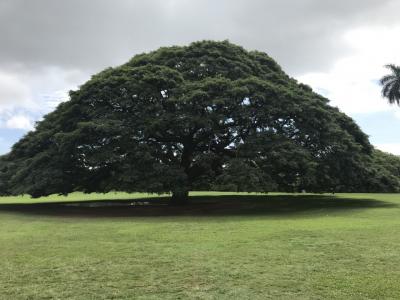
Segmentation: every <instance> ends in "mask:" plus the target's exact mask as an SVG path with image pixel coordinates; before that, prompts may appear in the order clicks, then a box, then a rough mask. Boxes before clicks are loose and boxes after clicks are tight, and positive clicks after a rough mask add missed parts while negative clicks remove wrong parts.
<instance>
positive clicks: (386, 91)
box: [380, 64, 400, 105]
mask: <svg viewBox="0 0 400 300" xmlns="http://www.w3.org/2000/svg"><path fill="white" fill-rule="evenodd" d="M386 68H388V69H389V70H390V71H391V73H390V74H388V75H386V76H383V77H382V78H381V80H380V83H381V85H382V95H383V96H384V97H385V98H387V99H388V100H389V103H390V104H398V105H400V67H399V66H396V65H393V64H390V65H386Z"/></svg>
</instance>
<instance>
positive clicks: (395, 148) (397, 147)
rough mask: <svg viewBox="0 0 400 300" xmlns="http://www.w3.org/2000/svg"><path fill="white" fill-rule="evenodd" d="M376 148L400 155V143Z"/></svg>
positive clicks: (376, 145) (380, 145)
mask: <svg viewBox="0 0 400 300" xmlns="http://www.w3.org/2000/svg"><path fill="white" fill-rule="evenodd" d="M375 147H376V148H378V149H379V150H382V151H385V152H389V153H392V154H395V155H400V143H385V144H375Z"/></svg>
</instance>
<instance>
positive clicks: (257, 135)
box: [0, 41, 372, 203]
mask: <svg viewBox="0 0 400 300" xmlns="http://www.w3.org/2000/svg"><path fill="white" fill-rule="evenodd" d="M371 151H372V147H371V145H370V144H369V142H368V138H367V136H366V135H365V134H364V133H362V132H361V130H360V129H359V127H358V126H357V125H356V124H355V123H354V122H353V121H352V119H351V118H349V117H347V116H346V115H344V114H343V113H341V112H340V111H339V110H338V109H336V108H334V107H331V106H329V105H328V100H327V99H325V98H324V97H322V96H320V95H318V94H316V93H314V92H313V91H312V90H311V88H309V87H308V86H306V85H303V84H299V83H297V82H296V80H294V79H292V78H290V77H289V76H287V75H286V74H285V73H284V72H283V71H282V69H281V68H280V67H279V65H278V64H277V63H276V62H275V61H274V60H273V59H271V58H270V57H269V56H268V55H267V54H265V53H261V52H257V51H246V50H244V49H243V48H241V47H239V46H236V45H233V44H231V43H229V42H226V41H224V42H213V41H203V42H196V43H193V44H191V45H189V46H186V47H169V48H160V49H159V50H157V51H154V52H151V53H148V54H141V55H136V56H135V57H133V58H132V59H131V60H130V61H129V62H127V63H126V64H124V65H122V66H119V67H115V68H108V69H106V70H104V71H102V72H100V73H99V74H97V75H95V76H93V77H92V79H91V80H89V81H88V82H86V83H85V84H83V85H82V86H81V87H80V88H79V89H78V90H76V91H71V92H70V100H69V101H67V102H64V103H62V104H60V105H59V106H58V107H57V109H56V110H55V111H54V112H52V113H50V114H48V115H47V116H46V117H45V118H44V120H43V121H40V122H39V123H38V124H37V126H36V130H34V131H32V132H30V133H28V134H27V135H26V136H25V137H24V138H22V139H21V140H20V141H19V142H18V143H16V144H15V145H14V146H13V148H12V151H11V152H10V153H9V154H8V155H6V156H4V157H3V158H2V159H1V160H0V169H1V174H0V191H1V192H2V193H3V194H21V193H27V194H30V195H32V196H34V197H38V196H42V195H48V194H52V193H63V194H66V193H69V192H72V191H84V192H107V191H111V190H122V191H142V192H155V193H162V192H172V195H173V197H172V199H173V200H174V202H177V203H181V202H185V201H186V200H187V195H188V191H189V190H191V189H199V190H206V189H217V190H235V191H271V190H282V191H299V190H302V189H306V190H310V191H323V190H331V189H336V190H348V191H352V190H357V189H358V190H360V189H361V188H362V185H363V184H364V183H363V178H365V176H366V174H367V169H366V168H364V167H363V166H364V162H365V161H366V160H368V157H369V155H370V153H371Z"/></svg>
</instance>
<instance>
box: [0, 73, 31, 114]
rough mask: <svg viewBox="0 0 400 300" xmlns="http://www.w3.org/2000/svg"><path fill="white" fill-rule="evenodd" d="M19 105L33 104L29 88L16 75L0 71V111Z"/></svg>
mask: <svg viewBox="0 0 400 300" xmlns="http://www.w3.org/2000/svg"><path fill="white" fill-rule="evenodd" d="M21 106H22V107H26V108H32V107H33V106H34V103H33V101H32V97H31V91H30V88H29V87H28V86H27V85H26V84H25V83H24V82H23V81H22V80H21V79H20V78H18V77H17V76H15V75H13V74H10V73H4V72H0V113H1V112H4V111H5V110H12V109H14V108H16V107H21Z"/></svg>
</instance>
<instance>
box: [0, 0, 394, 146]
mask: <svg viewBox="0 0 400 300" xmlns="http://www.w3.org/2000/svg"><path fill="white" fill-rule="evenodd" d="M399 11H400V1H399V0H379V1H378V0H347V1H344V0H324V1H322V0H140V1H139V0H67V1H65V0H64V1H62V0H35V1H32V0H0V154H2V153H6V152H8V151H9V149H10V147H11V145H12V144H13V143H14V142H15V141H17V140H18V139H19V138H20V137H21V136H23V135H24V134H25V133H26V132H27V131H28V130H31V129H32V128H33V124H34V122H35V121H37V120H39V119H40V118H41V117H42V116H43V115H44V114H45V113H48V112H49V111H51V110H53V109H54V107H55V106H56V105H57V104H58V103H59V102H60V101H66V100H67V99H68V98H67V91H68V90H71V89H76V88H77V87H78V86H79V85H80V84H82V83H84V82H85V81H86V80H88V79H89V78H90V76H91V75H92V74H94V73H96V72H98V71H100V70H102V69H104V68H105V67H108V66H115V65H118V64H121V63H124V62H126V61H127V60H128V59H129V58H130V57H132V56H133V55H135V54H137V53H141V52H146V51H150V50H155V49H157V48H158V47H160V46H169V45H185V44H188V43H190V42H192V41H196V40H203V39H213V40H225V39H229V40H230V41H231V42H233V43H236V44H239V45H241V46H243V47H245V48H246V49H249V50H253V49H257V50H260V51H264V52H267V53H268V54H269V55H270V56H272V57H273V58H274V59H276V61H277V62H278V63H279V64H280V65H281V66H282V67H283V69H284V70H285V71H286V72H287V73H288V74H289V75H291V76H293V77H295V78H297V79H298V80H299V81H302V82H304V83H307V84H309V85H311V86H312V87H313V88H314V89H315V90H316V91H317V92H319V93H321V94H323V95H324V96H326V97H328V98H329V99H331V104H332V105H334V106H338V107H339V108H340V109H341V110H342V111H343V112H345V113H347V114H349V115H350V116H352V117H353V118H354V119H355V120H356V122H357V123H358V124H359V125H360V126H361V128H362V129H363V130H364V131H365V132H366V133H367V134H368V135H370V140H371V142H372V143H373V144H374V145H376V146H377V147H378V148H380V149H383V150H385V151H388V152H392V153H395V154H400V126H399V125H400V108H398V107H396V106H390V105H389V104H387V103H386V101H385V100H384V99H382V98H381V96H380V87H379V84H378V80H379V78H380V77H381V76H382V75H383V74H385V72H386V70H385V69H384V68H383V65H385V64H388V63H394V64H400V40H399V38H398V37H399V36H400V18H399V17H398V12H399Z"/></svg>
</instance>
